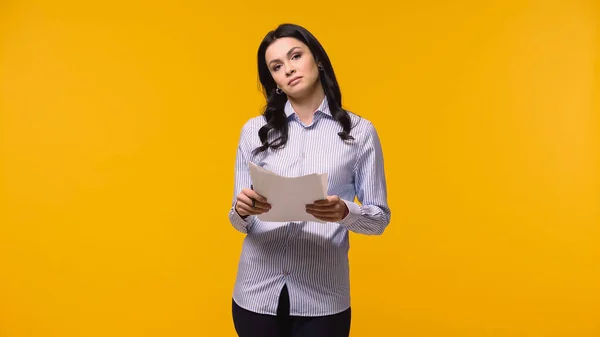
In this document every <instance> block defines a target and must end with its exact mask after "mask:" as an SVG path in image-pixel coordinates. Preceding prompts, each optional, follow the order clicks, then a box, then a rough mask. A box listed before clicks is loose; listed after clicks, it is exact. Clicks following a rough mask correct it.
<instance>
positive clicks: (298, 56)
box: [292, 54, 302, 60]
mask: <svg viewBox="0 0 600 337" xmlns="http://www.w3.org/2000/svg"><path fill="white" fill-rule="evenodd" d="M301 56H302V54H294V55H293V56H292V60H297V59H299V58H300V57H301Z"/></svg>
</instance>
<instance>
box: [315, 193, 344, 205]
mask: <svg viewBox="0 0 600 337" xmlns="http://www.w3.org/2000/svg"><path fill="white" fill-rule="evenodd" d="M339 202H340V197H338V196H337V195H332V196H327V198H326V199H322V200H317V201H315V202H314V203H315V204H316V205H335V204H337V203H339Z"/></svg>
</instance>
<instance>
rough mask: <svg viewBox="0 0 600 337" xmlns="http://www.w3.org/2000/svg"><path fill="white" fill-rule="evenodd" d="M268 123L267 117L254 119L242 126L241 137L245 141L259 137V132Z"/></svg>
mask: <svg viewBox="0 0 600 337" xmlns="http://www.w3.org/2000/svg"><path fill="white" fill-rule="evenodd" d="M265 124H267V122H266V121H265V117H264V116H262V115H260V116H256V117H252V118H250V119H248V120H246V122H244V124H243V125H242V129H241V137H242V138H245V139H248V140H249V139H250V138H252V137H253V136H256V137H258V130H260V128H262V127H263V126H264V125H265Z"/></svg>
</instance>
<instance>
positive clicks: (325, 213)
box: [306, 210, 339, 217]
mask: <svg viewBox="0 0 600 337" xmlns="http://www.w3.org/2000/svg"><path fill="white" fill-rule="evenodd" d="M306 212H307V213H309V214H312V215H313V216H320V217H337V216H338V215H339V212H332V211H322V210H306Z"/></svg>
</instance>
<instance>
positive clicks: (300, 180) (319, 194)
mask: <svg viewBox="0 0 600 337" xmlns="http://www.w3.org/2000/svg"><path fill="white" fill-rule="evenodd" d="M248 165H249V168H250V177H251V179H252V185H253V188H254V191H256V193H258V194H260V195H262V196H263V197H265V198H267V202H268V203H269V204H270V205H271V209H270V210H269V211H268V212H266V213H263V214H260V215H258V216H257V217H258V219H260V220H262V221H275V222H286V221H316V222H323V221H322V220H319V219H317V218H315V217H314V216H312V215H310V214H308V213H306V205H308V204H312V203H313V202H315V201H316V200H322V199H326V198H327V173H321V174H316V173H314V174H308V175H304V176H300V177H282V176H280V175H277V174H275V173H273V172H271V171H268V170H266V169H264V168H262V167H260V166H258V165H256V164H254V163H251V162H249V163H248Z"/></svg>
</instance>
